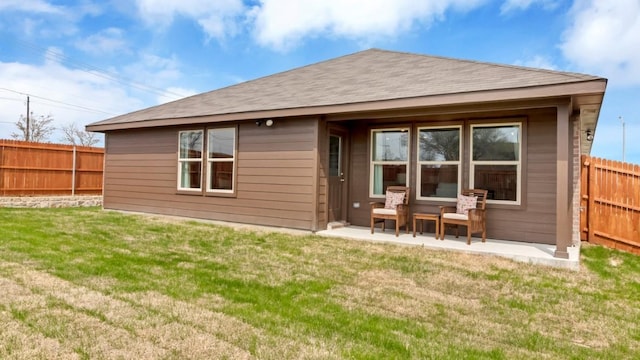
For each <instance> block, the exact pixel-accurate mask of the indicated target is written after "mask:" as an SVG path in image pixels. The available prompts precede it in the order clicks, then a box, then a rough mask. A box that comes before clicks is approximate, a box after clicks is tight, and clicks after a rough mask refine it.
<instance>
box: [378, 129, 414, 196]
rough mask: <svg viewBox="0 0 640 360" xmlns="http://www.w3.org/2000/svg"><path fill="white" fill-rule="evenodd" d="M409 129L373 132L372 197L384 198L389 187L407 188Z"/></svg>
mask: <svg viewBox="0 0 640 360" xmlns="http://www.w3.org/2000/svg"><path fill="white" fill-rule="evenodd" d="M408 170H409V129H407V128H405V129H380V130H372V131H371V179H370V181H371V183H370V184H371V186H370V192H371V196H374V197H375V196H383V195H384V194H385V191H386V189H387V186H393V185H400V186H407V180H408V178H409V177H408Z"/></svg>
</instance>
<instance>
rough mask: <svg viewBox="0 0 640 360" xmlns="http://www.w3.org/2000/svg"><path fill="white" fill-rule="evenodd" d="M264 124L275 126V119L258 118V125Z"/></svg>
mask: <svg viewBox="0 0 640 360" xmlns="http://www.w3.org/2000/svg"><path fill="white" fill-rule="evenodd" d="M262 124H265V125H267V126H273V124H274V121H273V119H267V120H256V125H258V126H262Z"/></svg>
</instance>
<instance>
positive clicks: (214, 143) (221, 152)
mask: <svg viewBox="0 0 640 360" xmlns="http://www.w3.org/2000/svg"><path fill="white" fill-rule="evenodd" d="M235 136H236V129H234V128H226V129H211V130H209V158H210V159H224V158H227V159H229V158H233V153H234V151H233V150H234V147H235V146H234V140H235Z"/></svg>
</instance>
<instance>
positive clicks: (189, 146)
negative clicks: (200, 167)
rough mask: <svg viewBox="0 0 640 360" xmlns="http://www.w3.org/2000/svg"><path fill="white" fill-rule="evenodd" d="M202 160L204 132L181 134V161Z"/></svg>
mask: <svg viewBox="0 0 640 360" xmlns="http://www.w3.org/2000/svg"><path fill="white" fill-rule="evenodd" d="M198 158H202V131H182V132H180V159H198Z"/></svg>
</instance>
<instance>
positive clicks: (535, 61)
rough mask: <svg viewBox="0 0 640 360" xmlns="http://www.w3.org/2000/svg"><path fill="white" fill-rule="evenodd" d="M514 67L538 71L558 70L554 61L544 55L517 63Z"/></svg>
mask: <svg viewBox="0 0 640 360" xmlns="http://www.w3.org/2000/svg"><path fill="white" fill-rule="evenodd" d="M514 65H518V66H526V67H532V68H537V69H547V70H557V69H558V67H557V66H556V65H554V63H553V60H551V59H549V58H548V57H545V56H542V55H536V56H534V57H533V58H531V59H528V60H521V61H516V62H515V64H514Z"/></svg>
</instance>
